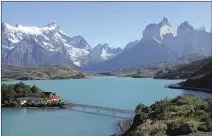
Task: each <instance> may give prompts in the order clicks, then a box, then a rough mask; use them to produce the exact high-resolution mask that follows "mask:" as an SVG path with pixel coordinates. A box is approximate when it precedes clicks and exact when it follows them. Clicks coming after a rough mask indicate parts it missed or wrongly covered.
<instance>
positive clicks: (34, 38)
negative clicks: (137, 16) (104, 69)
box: [2, 22, 122, 67]
mask: <svg viewBox="0 0 212 136" xmlns="http://www.w3.org/2000/svg"><path fill="white" fill-rule="evenodd" d="M95 49H96V48H94V49H92V48H91V46H90V45H89V44H88V42H87V41H86V40H85V39H84V38H83V37H82V36H80V35H79V36H74V37H70V36H69V35H67V34H66V33H64V32H63V31H62V30H61V29H60V27H59V26H58V25H57V24H56V23H55V22H50V23H49V24H48V25H47V26H44V27H35V26H22V25H16V26H11V25H9V24H7V23H2V62H3V63H4V64H14V65H26V66H36V65H45V64H60V65H69V66H74V67H81V66H82V65H85V64H87V63H88V62H93V60H94V61H95V59H98V58H99V57H102V58H103V59H102V61H104V60H108V59H110V58H112V57H114V56H115V55H116V54H118V53H120V52H121V50H122V49H121V48H117V49H115V48H114V49H113V48H110V47H109V46H107V47H104V48H102V49H99V50H98V51H97V52H101V54H98V55H96V56H95V55H93V53H94V54H95V52H96V50H95ZM90 54H91V55H90ZM89 56H92V57H91V58H89Z"/></svg>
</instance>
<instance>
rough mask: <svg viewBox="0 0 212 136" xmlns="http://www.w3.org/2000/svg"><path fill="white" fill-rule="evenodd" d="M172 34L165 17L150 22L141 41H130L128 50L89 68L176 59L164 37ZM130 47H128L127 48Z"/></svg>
mask: <svg viewBox="0 0 212 136" xmlns="http://www.w3.org/2000/svg"><path fill="white" fill-rule="evenodd" d="M170 36H173V35H172V32H171V26H170V24H169V23H168V20H167V19H166V18H164V19H163V20H162V22H160V23H159V24H150V25H148V26H147V27H146V28H145V30H144V31H143V38H142V39H141V40H140V41H135V42H132V43H129V44H128V45H127V46H126V50H124V51H123V52H122V53H120V54H118V55H116V57H114V58H112V59H110V60H108V61H105V62H103V63H99V64H96V65H90V66H87V69H88V70H110V69H122V68H135V67H140V66H141V65H147V64H151V63H160V62H164V61H167V62H168V61H173V60H175V59H176V58H177V57H176V53H175V52H173V51H172V50H170V49H169V48H168V47H166V45H165V44H164V42H163V41H164V39H166V38H169V37H170ZM127 48H128V49H127Z"/></svg>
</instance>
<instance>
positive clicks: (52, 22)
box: [48, 20, 59, 29]
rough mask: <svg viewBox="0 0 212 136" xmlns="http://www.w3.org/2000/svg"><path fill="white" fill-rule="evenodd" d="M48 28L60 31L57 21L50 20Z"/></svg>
mask: <svg viewBox="0 0 212 136" xmlns="http://www.w3.org/2000/svg"><path fill="white" fill-rule="evenodd" d="M48 27H54V28H58V29H59V26H58V25H57V23H56V21H53V20H50V22H49V23H48Z"/></svg>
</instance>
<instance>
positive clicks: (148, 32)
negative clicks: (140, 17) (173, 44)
mask: <svg viewBox="0 0 212 136" xmlns="http://www.w3.org/2000/svg"><path fill="white" fill-rule="evenodd" d="M167 35H171V36H173V34H172V27H171V25H170V24H169V22H168V19H167V18H163V20H162V21H161V22H160V23H159V24H149V25H147V26H146V28H145V30H144V31H143V40H149V39H152V38H153V39H155V40H157V41H162V40H164V38H165V37H166V36H167Z"/></svg>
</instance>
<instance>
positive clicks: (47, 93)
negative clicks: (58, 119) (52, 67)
mask: <svg viewBox="0 0 212 136" xmlns="http://www.w3.org/2000/svg"><path fill="white" fill-rule="evenodd" d="M43 93H44V94H45V95H46V96H49V95H50V94H52V93H53V92H43Z"/></svg>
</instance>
